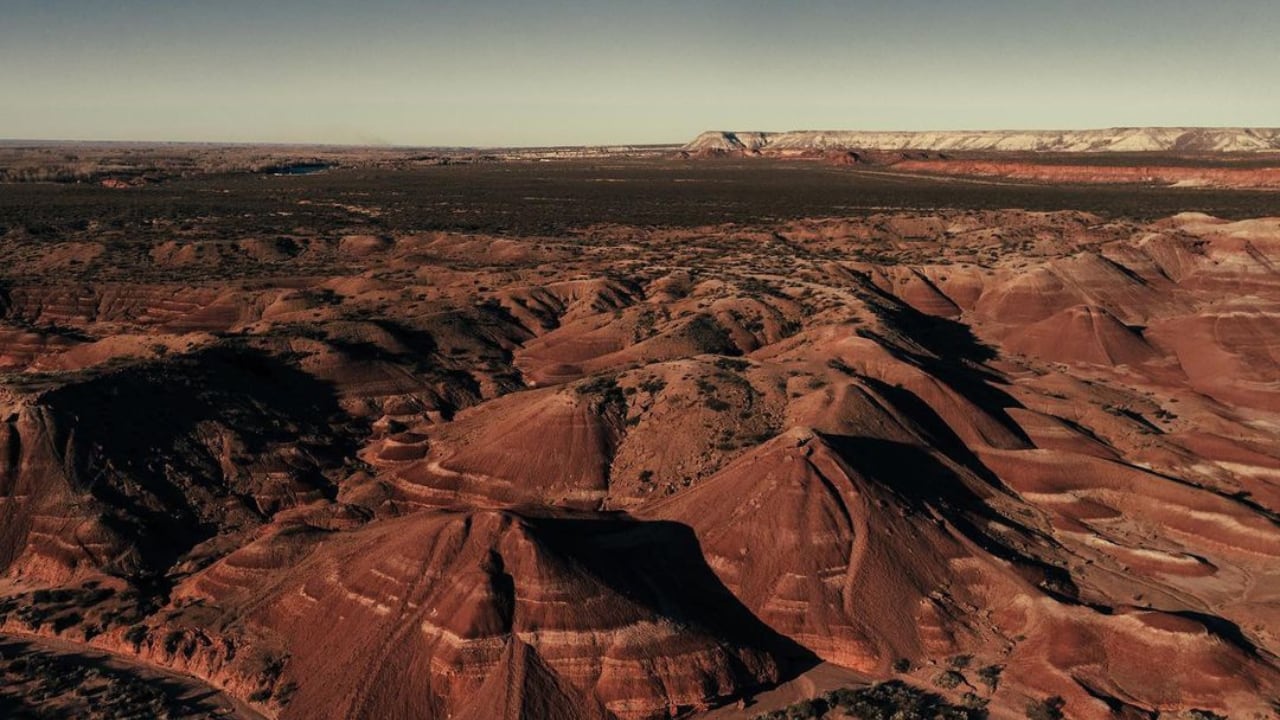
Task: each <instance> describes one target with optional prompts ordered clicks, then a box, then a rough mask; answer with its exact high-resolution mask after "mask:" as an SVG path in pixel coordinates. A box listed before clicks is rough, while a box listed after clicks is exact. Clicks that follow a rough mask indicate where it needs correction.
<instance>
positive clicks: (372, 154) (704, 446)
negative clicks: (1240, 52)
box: [0, 128, 1280, 720]
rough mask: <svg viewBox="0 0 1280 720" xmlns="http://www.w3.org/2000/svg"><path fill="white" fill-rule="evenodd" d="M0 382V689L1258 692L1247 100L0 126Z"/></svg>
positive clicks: (283, 697)
mask: <svg viewBox="0 0 1280 720" xmlns="http://www.w3.org/2000/svg"><path fill="white" fill-rule="evenodd" d="M899 135H902V134H899ZM0 403H2V404H3V417H4V424H3V426H0V716H4V717H14V718H22V717H34V718H45V717H48V718H58V717H83V718H125V717H139V718H149V717H171V718H204V717H228V718H243V719H246V720H247V719H250V718H280V719H281V720H293V719H299V720H311V719H319V720H323V719H327V718H335V719H336V718H342V719H348V718H349V719H356V718H360V719H370V720H378V719H384V718H386V719H392V718H422V719H425V720H444V719H446V718H452V719H454V720H491V719H502V720H516V719H518V718H530V719H535V720H537V719H542V718H546V719H549V720H658V719H660V718H699V719H703V718H705V719H706V720H751V719H753V718H768V719H779V718H789V719H796V720H799V719H802V718H827V719H829V720H837V719H842V718H844V719H847V718H862V719H866V720H872V719H881V718H884V719H887V718H904V719H906V718H931V719H932V718H964V719H977V718H986V717H990V718H994V719H996V720H1001V719H1005V718H1027V717H1030V718H1034V720H1051V719H1052V718H1061V717H1068V718H1081V719H1084V720H1103V719H1105V718H1125V719H1134V720H1136V719H1139V718H1161V719H1163V720H1170V719H1174V720H1211V719H1213V718H1221V717H1229V718H1231V719H1232V720H1261V719H1263V718H1274V717H1276V713H1277V712H1280V709H1278V708H1280V705H1278V703H1280V133H1277V132H1276V131H1253V130H1224V131H1200V130H1190V131H1177V132H1174V131H1153V130H1150V129H1142V128H1136V129H1132V128H1131V129H1118V130H1111V131H1098V134H1096V135H1088V134H1075V135H1070V136H1065V135H1054V136H1052V137H1047V136H1039V135H1035V134H1024V135H1019V136H1016V137H1015V136H1012V135H1009V134H1005V135H999V134H981V133H969V134H967V135H963V136H960V135H954V134H953V135H951V136H947V135H945V134H937V133H935V134H932V136H931V137H925V136H924V134H916V135H914V136H911V137H906V136H905V135H902V137H894V138H890V137H888V134H881V135H877V136H875V137H871V136H870V135H868V134H861V135H860V134H856V133H849V134H844V135H841V134H839V133H835V134H831V133H827V134H821V133H809V134H803V133H790V134H772V135H771V134H767V133H755V134H748V133H731V132H712V133H706V134H704V135H702V136H699V137H698V138H697V139H695V140H693V141H691V142H690V143H689V144H688V145H685V146H675V145H672V146H613V147H597V148H546V149H524V150H511V151H502V150H492V151H490V150H485V151H460V150H406V149H399V148H358V147H351V148H345V147H302V146H247V145H240V146H236V145H182V144H170V145H146V144H123V143H101V144H59V143H19V142H8V143H0Z"/></svg>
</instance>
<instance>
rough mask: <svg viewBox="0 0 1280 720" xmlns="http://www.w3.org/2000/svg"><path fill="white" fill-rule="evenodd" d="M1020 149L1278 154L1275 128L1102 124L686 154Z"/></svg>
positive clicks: (768, 138) (1279, 131) (774, 138)
mask: <svg viewBox="0 0 1280 720" xmlns="http://www.w3.org/2000/svg"><path fill="white" fill-rule="evenodd" d="M853 148H859V149H867V150H930V151H939V152H946V151H951V152H957V151H1001V150H1003V151H1022V152H1028V151H1030V152H1153V151H1166V152H1167V151H1179V152H1270V151H1276V152H1280V128H1154V127H1138V128H1107V129H1101V130H963V131H937V132H899V131H887V132H870V131H869V132H863V131H856V130H795V131H790V132H727V131H710V132H704V133H702V134H701V135H699V136H698V137H696V138H694V140H693V141H692V142H690V143H689V144H687V145H685V146H684V150H685V151H687V152H734V151H762V152H776V153H779V154H786V153H790V152H803V151H814V150H845V149H853Z"/></svg>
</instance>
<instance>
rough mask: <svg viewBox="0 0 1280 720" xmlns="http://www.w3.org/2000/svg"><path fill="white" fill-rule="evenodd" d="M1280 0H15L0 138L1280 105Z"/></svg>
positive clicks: (603, 134) (939, 117)
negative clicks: (680, 0) (412, 0)
mask: <svg viewBox="0 0 1280 720" xmlns="http://www.w3.org/2000/svg"><path fill="white" fill-rule="evenodd" d="M1277 37H1280V2H1278V1H1277V0H1218V1H1217V2H1206V1H1204V0H1107V1H1103V0H1058V1H1056V2H1047V1H1042V0H1018V1H1014V0H885V1H883V2H871V1H860V0H846V1H844V2H836V1H834V0H736V1H735V0H684V1H683V2H676V1H674V0H671V1H669V0H631V1H630V2H614V1H613V0H595V1H594V2H588V1H586V0H442V1H425V0H423V1H419V2H410V1H408V0H364V1H363V2H357V1H350V2H336V1H331V0H253V1H247V0H199V1H197V0H154V1H147V0H0V138H10V139H79V140H183V141H185V140H190V141H229V142H299V143H314V142H323V143H340V144H377V145H429V146H443V145H450V146H517V145H555V144H570V145H581V144H599V143H667V142H684V141H686V140H689V139H691V138H692V137H693V136H694V135H696V134H697V133H698V132H701V131H703V130H708V129H733V130H795V129H850V130H954V129H1078V128H1094V127H1112V126H1121V125H1124V126H1131V125H1165V126H1170V125H1230V126H1267V127H1273V126H1280V92H1278V91H1277V90H1280V41H1277Z"/></svg>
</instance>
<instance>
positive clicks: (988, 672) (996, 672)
mask: <svg viewBox="0 0 1280 720" xmlns="http://www.w3.org/2000/svg"><path fill="white" fill-rule="evenodd" d="M1001 672H1004V666H1003V665H987V666H985V667H981V668H978V679H979V680H981V681H982V684H983V685H986V686H987V688H988V689H990V690H991V691H992V692H994V691H995V689H996V686H997V685H999V684H1000V673H1001Z"/></svg>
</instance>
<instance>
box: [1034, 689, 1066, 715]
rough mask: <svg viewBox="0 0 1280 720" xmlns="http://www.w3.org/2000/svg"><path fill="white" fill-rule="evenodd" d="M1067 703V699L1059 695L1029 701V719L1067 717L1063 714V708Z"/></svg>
mask: <svg viewBox="0 0 1280 720" xmlns="http://www.w3.org/2000/svg"><path fill="white" fill-rule="evenodd" d="M1066 705H1067V701H1066V700H1063V699H1062V698H1061V697H1060V696H1058V695H1054V696H1053V697H1050V698H1045V699H1044V700H1032V701H1031V702H1029V703H1027V720H1062V718H1064V717H1066V716H1065V715H1063V714H1062V708H1064V707H1066Z"/></svg>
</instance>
